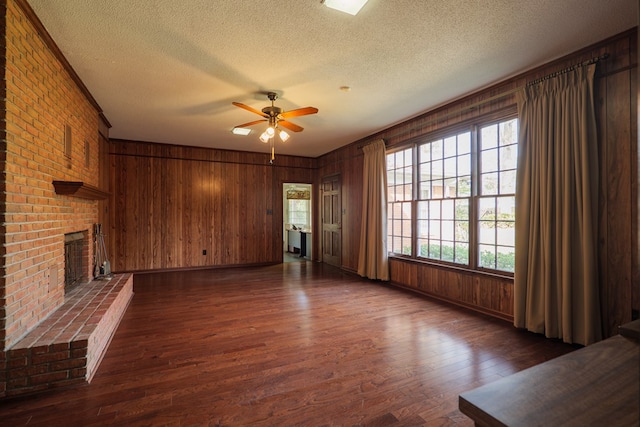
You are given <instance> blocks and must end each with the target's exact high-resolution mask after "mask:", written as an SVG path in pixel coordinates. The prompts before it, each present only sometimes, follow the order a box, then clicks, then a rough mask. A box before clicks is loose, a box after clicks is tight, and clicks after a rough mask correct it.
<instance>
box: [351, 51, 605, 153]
mask: <svg viewBox="0 0 640 427" xmlns="http://www.w3.org/2000/svg"><path fill="white" fill-rule="evenodd" d="M608 57H609V54H608V53H605V54H602V55H600V56H596V57H593V58H591V59H588V60H586V61H584V62H580V63H578V64H574V65H572V66H570V67H567V68H565V69H562V70H560V71H556V72H555V73H551V74H548V75H546V76H543V77H541V78H539V79H536V80H533V81H531V82H529V83H527V84H526V85H525V86H520V87H516V88H513V89H509V90H507V91H505V92H502V93H499V94H497V95H493V96H490V97H489V98H485V99H483V100H481V101H477V102H474V103H473V104H469V105H465V106H464V107H460V108H457V109H455V110H452V111H449V112H447V113H446V114H443V115H440V116H437V117H434V118H432V119H430V120H426V121H424V122H420V124H419V125H417V126H414V127H412V128H411V129H405V130H402V131H398V132H395V133H392V134H389V135H385V139H386V140H389V139H391V138H397V137H399V136H404V135H406V134H409V133H412V132H414V131H416V130H419V129H422V128H423V127H424V126H428V125H430V124H433V123H437V122H440V121H442V120H446V119H448V118H449V117H452V116H455V115H458V114H460V113H464V112H467V111H469V110H472V109H474V108H476V107H480V106H481V105H484V104H488V103H490V102H493V101H495V100H498V99H501V98H505V97H507V96H509V95H511V94H514V93H516V92H518V91H519V90H521V89H523V88H524V87H527V86H531V85H534V84H536V83H540V82H541V81H544V80H548V79H551V78H553V77H556V76H559V75H560V74H564V73H568V72H569V71H571V70H575V69H576V68H579V67H583V66H585V65H590V64H595V63H597V62H599V61H600V60H603V59H607V58H608ZM380 134H384V131H382V132H379V133H378V134H377V135H380ZM371 142H372V141H369V142H364V143H360V144H358V148H359V149H361V148H362V147H364V146H366V145H368V144H370V143H371ZM385 145H386V144H385Z"/></svg>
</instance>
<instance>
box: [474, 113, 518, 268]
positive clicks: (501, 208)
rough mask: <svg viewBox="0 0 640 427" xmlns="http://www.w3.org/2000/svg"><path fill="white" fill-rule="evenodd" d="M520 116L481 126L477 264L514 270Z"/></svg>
mask: <svg viewBox="0 0 640 427" xmlns="http://www.w3.org/2000/svg"><path fill="white" fill-rule="evenodd" d="M517 154H518V125H517V120H516V119H513V120H509V121H505V122H501V123H497V124H492V125H489V126H484V127H482V128H480V144H479V153H478V157H479V160H480V162H479V176H480V185H479V193H480V194H479V199H478V245H479V246H478V265H479V266H480V267H485V268H491V269H494V270H504V271H510V272H513V270H514V265H515V222H516V215H515V208H516V201H515V193H516V158H517Z"/></svg>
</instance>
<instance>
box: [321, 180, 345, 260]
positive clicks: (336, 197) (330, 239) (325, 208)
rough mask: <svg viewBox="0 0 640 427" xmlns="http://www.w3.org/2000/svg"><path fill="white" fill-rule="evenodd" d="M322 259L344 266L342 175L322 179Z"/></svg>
mask: <svg viewBox="0 0 640 427" xmlns="http://www.w3.org/2000/svg"><path fill="white" fill-rule="evenodd" d="M322 261H323V262H326V263H327V264H331V265H335V266H336V267H341V266H342V195H341V184H340V175H333V176H329V177H325V178H323V180H322Z"/></svg>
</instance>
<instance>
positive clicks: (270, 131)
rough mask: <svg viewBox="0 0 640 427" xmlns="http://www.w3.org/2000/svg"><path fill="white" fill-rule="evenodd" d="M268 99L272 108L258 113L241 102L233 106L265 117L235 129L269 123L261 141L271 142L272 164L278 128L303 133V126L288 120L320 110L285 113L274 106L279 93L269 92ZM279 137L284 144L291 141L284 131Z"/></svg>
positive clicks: (312, 109)
mask: <svg viewBox="0 0 640 427" xmlns="http://www.w3.org/2000/svg"><path fill="white" fill-rule="evenodd" d="M267 98H269V100H270V101H271V106H269V107H264V108H263V109H262V111H258V110H256V109H255V108H253V107H249V106H248V105H245V104H242V103H240V102H232V104H233V105H235V106H236V107H240V108H244V109H245V110H247V111H251V112H252V113H254V114H257V115H259V116H262V117H264V118H263V119H260V120H254V121H252V122H248V123H243V124H241V125H238V126H236V127H235V128H245V127H249V126H253V125H256V124H258V123H262V122H268V123H269V127H268V128H267V130H265V131H264V132H263V133H262V135H260V140H261V141H262V142H264V143H267V142H271V161H270V163H273V159H274V151H275V150H274V146H273V137H274V136H275V134H276V131H277V129H278V127H279V126H280V127H284V128H287V129H289V130H290V131H293V132H302V131H303V130H304V128H302V127H301V126H298V125H297V124H295V123H292V122H290V121H288V120H287V119H289V118H291V117H299V116H306V115H308V114H316V113H317V112H318V109H317V108H315V107H304V108H297V109H295V110H290V111H283V110H282V108H280V107H276V106H275V105H274V102H275V100H276V99H278V94H277V93H275V92H267ZM278 136H280V139H281V140H282V142H285V141H286V140H287V139H289V134H288V133H287V132H286V131H284V130H280V131H279V132H278Z"/></svg>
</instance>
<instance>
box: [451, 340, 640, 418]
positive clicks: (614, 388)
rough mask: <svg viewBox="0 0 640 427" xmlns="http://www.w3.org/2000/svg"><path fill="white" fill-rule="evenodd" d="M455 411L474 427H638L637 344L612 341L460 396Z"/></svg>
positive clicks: (639, 369)
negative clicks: (460, 413)
mask: <svg viewBox="0 0 640 427" xmlns="http://www.w3.org/2000/svg"><path fill="white" fill-rule="evenodd" d="M628 329H630V328H627V330H628ZM622 330H623V329H622V328H621V332H622ZM458 405H459V408H460V411H461V412H462V413H463V414H465V415H467V416H468V417H469V418H471V419H472V420H473V421H474V422H475V424H476V426H580V427H582V426H607V427H614V426H624V427H627V426H638V425H640V340H638V339H637V338H634V337H633V336H623V335H616V336H614V337H611V338H609V339H606V340H604V341H601V342H598V343H596V344H592V345H590V346H588V347H585V348H582V349H580V350H576V351H574V352H572V353H569V354H565V355H564V356H560V357H558V358H556V359H553V360H550V361H548V362H545V363H542V364H540V365H537V366H533V367H531V368H529V369H525V370H524V371H521V372H518V373H516V374H513V375H510V376H508V377H505V378H502V379H500V380H498V381H495V382H492V383H489V384H486V385H484V386H482V387H479V388H477V389H475V390H471V391H468V392H465V393H462V394H461V395H460V396H459V402H458Z"/></svg>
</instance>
